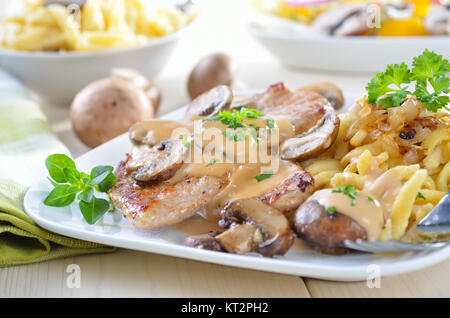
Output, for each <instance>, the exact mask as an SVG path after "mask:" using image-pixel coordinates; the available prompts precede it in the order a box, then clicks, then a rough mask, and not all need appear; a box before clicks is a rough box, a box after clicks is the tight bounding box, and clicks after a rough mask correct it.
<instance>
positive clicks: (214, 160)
mask: <svg viewBox="0 0 450 318" xmlns="http://www.w3.org/2000/svg"><path fill="white" fill-rule="evenodd" d="M217 161H219V160H217V159H216V158H212V159H211V160H210V161H209V162H208V163H207V164H206V165H205V167H209V166H212V165H213V164H215V163H216V162H217Z"/></svg>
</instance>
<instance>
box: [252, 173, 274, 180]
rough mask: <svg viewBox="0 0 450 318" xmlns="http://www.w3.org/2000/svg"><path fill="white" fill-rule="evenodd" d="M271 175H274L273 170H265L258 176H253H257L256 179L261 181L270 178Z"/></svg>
mask: <svg viewBox="0 0 450 318" xmlns="http://www.w3.org/2000/svg"><path fill="white" fill-rule="evenodd" d="M271 176H273V172H272V171H265V172H263V173H261V174H260V175H258V176H254V177H253V178H255V179H256V181H258V182H261V181H263V180H266V179H269V178H270V177H271Z"/></svg>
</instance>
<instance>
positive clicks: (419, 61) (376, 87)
mask: <svg viewBox="0 0 450 318" xmlns="http://www.w3.org/2000/svg"><path fill="white" fill-rule="evenodd" d="M412 65H413V68H412V70H411V71H410V70H409V69H408V67H407V65H406V64H405V63H401V64H392V65H388V66H387V68H386V71H385V72H379V73H377V75H376V76H375V77H374V78H372V80H371V81H370V82H369V83H368V84H367V86H366V90H367V93H368V98H367V101H368V102H369V103H371V104H373V105H375V106H380V105H381V106H382V107H383V108H389V107H396V106H400V105H401V103H402V101H403V100H404V99H405V98H406V96H407V95H408V94H412V93H411V92H410V91H408V88H409V85H407V84H409V83H411V81H416V83H415V84H416V85H415V91H414V95H415V96H416V97H417V99H418V100H420V101H421V102H422V104H423V107H424V108H426V109H428V110H430V111H433V112H436V111H438V110H439V109H441V108H445V109H447V110H450V108H449V107H448V106H447V105H448V104H449V102H450V97H449V96H448V94H449V92H450V78H449V77H448V76H447V74H448V72H450V63H449V62H448V60H446V59H444V58H443V56H442V55H439V54H436V53H435V52H433V51H429V50H428V49H426V50H425V51H423V52H422V54H421V55H419V56H417V57H415V58H414V59H413V63H412ZM429 89H432V90H429Z"/></svg>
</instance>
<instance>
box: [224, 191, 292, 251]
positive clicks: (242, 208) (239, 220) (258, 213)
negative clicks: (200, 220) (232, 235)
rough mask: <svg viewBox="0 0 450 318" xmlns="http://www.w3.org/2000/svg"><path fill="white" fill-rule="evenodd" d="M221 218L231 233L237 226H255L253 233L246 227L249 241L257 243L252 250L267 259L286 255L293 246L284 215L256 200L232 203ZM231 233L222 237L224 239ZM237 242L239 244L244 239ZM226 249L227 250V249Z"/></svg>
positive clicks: (242, 200) (225, 208)
mask: <svg viewBox="0 0 450 318" xmlns="http://www.w3.org/2000/svg"><path fill="white" fill-rule="evenodd" d="M221 215H222V220H221V224H222V225H228V226H231V229H230V230H233V226H236V225H234V224H248V225H251V226H254V231H253V232H252V231H250V228H249V227H245V228H246V230H247V234H248V235H250V234H251V235H252V236H251V238H248V239H249V240H250V239H252V241H253V242H254V247H253V250H254V251H255V252H258V253H261V254H262V255H264V256H273V255H283V254H285V253H286V252H287V251H288V250H289V248H290V247H291V245H292V243H293V240H292V232H291V229H290V227H289V221H288V220H287V219H286V217H285V216H284V215H283V213H281V212H280V211H278V210H276V209H274V208H272V207H271V206H269V205H266V204H264V203H262V202H261V201H259V200H257V199H253V198H251V199H238V200H233V201H230V202H229V203H228V204H227V205H226V206H225V207H224V209H223V210H222V212H221ZM230 230H228V231H230ZM228 231H226V232H224V233H223V234H221V235H223V236H225V233H227V232H228ZM258 231H259V234H258V233H257V232H258ZM255 235H256V236H255ZM230 241H231V240H230ZM237 241H238V242H240V241H242V239H240V240H237ZM222 245H223V244H222ZM224 248H225V249H227V247H225V246H224ZM237 248H238V247H236V246H234V245H233V246H232V247H228V249H230V250H231V249H237ZM228 249H227V250H228Z"/></svg>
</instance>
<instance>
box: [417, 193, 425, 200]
mask: <svg viewBox="0 0 450 318" xmlns="http://www.w3.org/2000/svg"><path fill="white" fill-rule="evenodd" d="M419 199H422V200H426V199H427V198H425V196H424V195H423V194H422V192H419V193H417V196H416V200H419Z"/></svg>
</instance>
